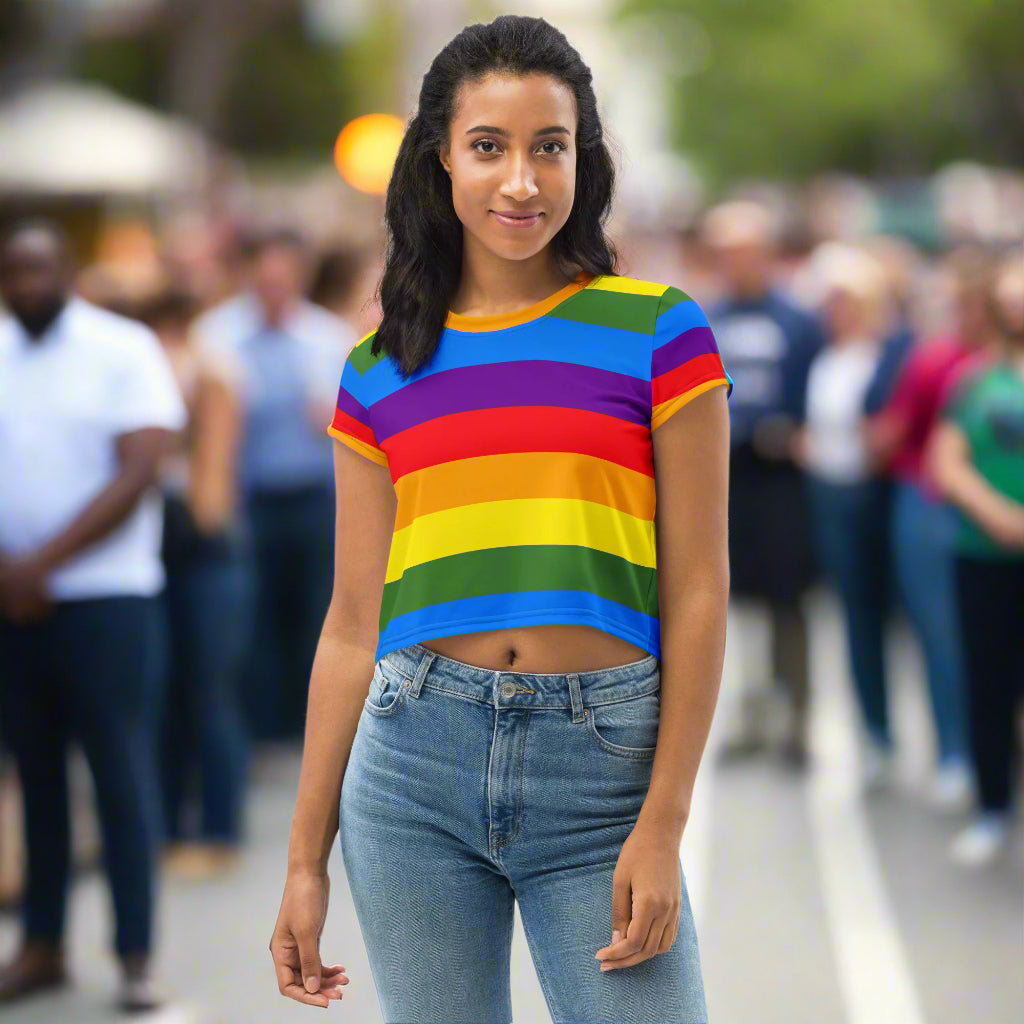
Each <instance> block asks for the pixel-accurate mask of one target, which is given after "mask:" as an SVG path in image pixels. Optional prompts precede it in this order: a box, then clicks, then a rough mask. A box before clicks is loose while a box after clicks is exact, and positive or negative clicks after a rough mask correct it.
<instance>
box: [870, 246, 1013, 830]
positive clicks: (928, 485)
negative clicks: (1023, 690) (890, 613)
mask: <svg viewBox="0 0 1024 1024" xmlns="http://www.w3.org/2000/svg"><path fill="white" fill-rule="evenodd" d="M949 270H950V272H951V275H952V278H953V281H954V290H955V318H956V323H955V327H954V330H953V332H952V334H951V335H949V336H940V337H936V338H929V339H928V340H926V341H922V342H920V343H918V344H917V345H915V347H914V350H913V351H912V352H911V353H910V355H909V356H908V357H907V360H906V363H905V364H904V366H903V369H902V370H901V371H900V374H899V377H898V378H897V380H896V384H895V386H894V389H893V392H892V395H891V396H890V398H889V400H888V402H887V403H886V404H885V406H884V407H883V409H882V410H881V411H880V412H878V413H877V414H876V415H874V416H872V417H871V418H870V419H869V421H868V428H867V429H868V435H867V436H868V441H869V444H870V445H871V448H872V451H873V452H874V454H875V457H876V459H877V461H878V463H879V464H880V465H884V466H885V467H886V471H887V473H888V475H889V476H890V477H892V479H893V484H894V498H893V509H892V528H891V541H892V563H893V567H894V575H895V576H896V579H897V585H898V590H899V594H900V597H901V600H902V603H903V606H904V607H905V608H906V611H907V616H908V619H909V621H910V624H911V626H912V628H913V631H914V633H915V634H916V636H917V638H918V639H919V641H920V645H921V650H922V653H923V655H924V661H925V668H926V675H927V680H928V692H929V696H930V698H931V706H932V715H933V719H934V722H935V737H936V747H937V754H938V756H937V759H936V760H937V765H936V770H935V773H934V775H933V778H932V780H931V783H930V786H929V799H930V800H931V802H932V804H933V805H934V806H935V807H936V808H938V809H939V810H943V811H960V810H962V809H963V807H964V806H965V805H966V803H967V802H968V800H969V798H970V795H971V790H972V783H973V780H972V778H971V771H970V758H969V754H968V742H967V731H968V730H967V719H966V696H965V687H964V670H963V650H962V647H961V644H960V626H959V622H958V621H957V611H956V588H955V582H954V570H953V535H954V533H955V530H956V524H955V513H954V511H953V510H952V509H951V508H950V506H949V505H948V504H947V503H946V502H944V501H943V500H942V498H941V495H939V494H938V492H937V491H936V489H935V485H934V482H933V481H932V480H931V479H930V478H929V475H928V473H927V471H926V469H925V466H924V451H925V446H926V444H927V441H928V438H929V437H930V435H931V433H932V430H933V429H934V427H935V424H936V421H937V419H938V414H939V409H940V408H941V404H942V398H943V395H944V394H945V392H946V389H947V387H948V386H949V381H950V380H951V379H952V377H953V376H954V375H955V374H956V373H957V372H958V368H959V367H960V365H961V364H963V363H965V362H967V361H969V360H971V359H973V358H975V357H976V355H977V354H978V353H979V352H982V351H983V350H984V349H985V348H987V347H988V346H989V345H990V344H991V342H992V336H993V332H994V325H993V323H992V319H991V316H990V315H989V312H988V303H987V299H986V295H987V293H988V289H989V287H990V284H991V266H990V261H989V259H988V258H987V257H986V256H985V254H984V253H980V252H977V251H975V250H972V249H969V250H963V251H956V252H954V253H953V255H952V256H951V258H950V260H949Z"/></svg>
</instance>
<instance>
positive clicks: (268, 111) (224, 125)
mask: <svg viewBox="0 0 1024 1024" xmlns="http://www.w3.org/2000/svg"><path fill="white" fill-rule="evenodd" d="M395 8H396V4H395V3H394V2H393V0H380V2H378V3H377V4H376V5H375V7H374V12H375V13H374V14H373V15H371V17H370V18H369V19H368V24H367V26H366V28H365V30H364V31H363V32H362V34H361V35H360V36H359V37H358V38H356V39H353V40H351V41H350V42H346V43H342V44H340V45H339V44H335V43H327V42H324V41H322V40H318V39H315V38H313V37H312V35H311V34H310V32H309V31H308V27H307V24H306V22H305V20H304V18H303V2H302V0H162V2H160V3H158V4H155V5H154V6H153V8H152V11H151V12H150V14H149V16H148V17H147V18H145V19H142V20H138V19H136V20H135V21H133V22H131V23H130V24H129V25H128V26H127V27H126V30H125V31H124V32H123V33H116V32H115V33H107V34H105V35H103V36H101V37H99V38H93V39H90V40H89V41H88V42H87V44H86V45H85V46H84V47H83V50H82V55H81V59H80V61H79V64H78V68H77V70H78V72H79V74H80V75H81V76H82V77H84V78H88V79H91V80H95V81H100V82H103V83H104V84H107V85H109V86H111V87H112V88H115V89H117V90H118V91H119V92H122V93H124V94H125V95H128V96H131V97H132V98H135V99H138V100H141V101H143V102H146V103H150V104H152V105H154V106H158V107H161V108H163V109H166V110H169V111H171V112H173V113H175V114H178V115H180V116H182V117H185V118H187V119H188V120H189V121H191V122H192V123H193V124H195V125H197V126H199V127H200V128H202V129H203V130H204V131H205V132H207V133H208V134H209V135H210V136H212V137H213V138H215V139H217V140H219V141H220V142H222V143H224V144H226V145H228V146H231V147H233V148H236V149H238V150H239V151H241V152H243V153H251V154H254V155H260V156H267V155H273V156H277V155H282V156H298V157H308V156H309V155H311V154H316V155H318V156H321V157H323V156H326V158H327V159H330V152H331V146H332V145H333V142H334V139H335V137H336V136H337V134H338V131H339V130H340V129H341V127H342V125H343V124H344V123H345V121H346V120H347V119H348V118H349V117H352V116H354V115H355V114H358V113H364V112H365V111H366V110H367V109H372V108H373V107H377V108H378V109H385V110H388V109H393V106H394V104H393V99H394V81H393V77H394V73H393V71H392V70H391V69H393V68H395V67H396V66H397V62H396V60H395V47H396V46H397V45H398V41H399V40H400V38H401V31H402V25H401V22H400V20H399V18H398V16H397V13H396V12H395Z"/></svg>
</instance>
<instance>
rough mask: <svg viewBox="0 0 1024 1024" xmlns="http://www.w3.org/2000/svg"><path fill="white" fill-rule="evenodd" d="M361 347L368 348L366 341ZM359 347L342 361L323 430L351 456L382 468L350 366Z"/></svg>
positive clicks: (360, 388)
mask: <svg viewBox="0 0 1024 1024" xmlns="http://www.w3.org/2000/svg"><path fill="white" fill-rule="evenodd" d="M365 343H366V344H369V341H368V340H367V341H366V342H365ZM361 347H362V346H361V345H357V346H355V347H354V348H353V349H352V350H351V351H350V352H349V354H348V357H347V358H346V360H345V365H344V367H343V368H342V371H341V383H340V385H339V387H338V399H337V402H336V404H335V409H334V418H333V419H332V420H331V423H330V426H328V428H327V433H328V434H330V435H331V437H333V438H335V439H336V440H338V441H341V443H342V444H344V445H347V446H348V447H349V448H351V449H352V450H353V451H354V452H358V453H359V454H360V455H364V456H365V457H366V458H368V459H370V460H371V461H372V462H376V463H377V464H378V465H380V466H386V465H387V464H388V457H387V455H386V454H385V452H384V451H383V450H382V449H381V447H380V446H379V445H378V444H377V439H376V437H374V435H373V428H372V427H371V426H370V414H369V412H368V411H367V406H366V404H364V402H365V399H364V388H363V377H362V374H361V373H360V372H359V370H358V369H357V367H356V365H355V362H354V360H355V358H356V356H357V354H358V353H359V349H360V348H361Z"/></svg>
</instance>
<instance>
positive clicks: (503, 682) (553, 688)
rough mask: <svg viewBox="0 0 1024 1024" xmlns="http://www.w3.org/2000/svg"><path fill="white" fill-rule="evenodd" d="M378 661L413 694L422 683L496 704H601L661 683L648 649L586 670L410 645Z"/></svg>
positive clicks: (574, 707)
mask: <svg viewBox="0 0 1024 1024" xmlns="http://www.w3.org/2000/svg"><path fill="white" fill-rule="evenodd" d="M381 661H385V662H387V663H388V664H389V665H390V666H391V667H392V668H394V669H395V670H396V671H398V672H399V673H401V674H402V675H403V676H405V677H406V678H407V679H408V680H409V681H410V684H411V685H410V692H411V693H412V694H413V695H414V696H418V695H419V691H420V688H421V687H422V686H423V685H424V684H426V685H427V686H430V687H433V688H435V689H438V690H442V691H447V692H450V693H453V694H456V695H461V696H465V697H472V698H474V699H476V700H482V701H487V702H491V703H493V704H494V705H495V706H501V707H531V708H541V707H544V708H568V707H572V708H573V709H574V710H577V709H578V708H579V706H581V705H582V704H583V703H586V704H606V703H611V702H613V701H620V700H626V699H628V698H630V697H639V696H642V695H644V694H647V693H653V692H655V691H656V690H658V689H659V688H660V686H661V673H660V671H659V661H658V659H657V658H656V657H655V656H654V655H653V654H648V655H647V656H646V657H645V658H641V659H640V660H639V661H631V662H628V663H627V664H625V665H614V666H612V667H611V668H601V669H594V670H592V671H590V672H516V671H512V670H505V669H489V668H482V667H480V666H479V665H468V664H466V663H465V662H463V661H456V660H455V659H454V658H446V657H445V656H444V655H442V654H438V653H436V652H435V651H432V650H430V649H429V648H427V647H424V646H423V645H422V644H410V645H409V646H408V647H402V648H400V649H399V650H396V651H391V652H389V653H388V654H385V655H384V657H383V658H382V659H381Z"/></svg>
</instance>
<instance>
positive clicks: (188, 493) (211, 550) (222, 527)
mask: <svg viewBox="0 0 1024 1024" xmlns="http://www.w3.org/2000/svg"><path fill="white" fill-rule="evenodd" d="M195 312H196V308H195V305H194V303H193V301H192V299H191V298H190V297H188V296H187V295H184V294H183V293H179V292H173V291H171V292H167V293H165V294H163V295H161V296H159V297H157V298H156V299H155V300H154V301H153V302H152V303H151V304H150V307H149V309H148V310H147V311H146V317H145V318H146V320H147V321H148V323H149V324H150V326H151V327H152V328H153V329H154V331H155V332H156V334H157V336H158V337H159V338H160V341H161V342H162V343H163V346H164V349H165V351H166V353H167V355H168V357H169V359H170V362H171V365H172V367H173V369H174V372H175V377H176V379H177V381H178V385H179V387H180V389H181V393H182V397H183V398H184V400H185V405H186V408H187V409H188V423H187V425H186V427H185V428H184V430H182V431H181V432H180V433H179V435H178V437H177V443H176V444H175V447H174V450H173V451H172V453H171V454H170V455H169V457H168V458H167V459H166V460H165V461H164V464H163V467H162V474H161V484H162V490H163V492H164V531H163V552H162V554H163V561H164V568H165V571H166V574H167V585H166V588H165V590H164V601H165V604H166V608H167V621H168V625H169V627H170V644H169V654H170V658H169V666H168V667H169V672H168V679H167V692H166V697H165V700H164V702H163V708H162V711H163V713H162V715H161V716H160V725H161V740H162V742H161V749H160V762H161V765H160V768H161V778H162V790H163V801H164V839H165V842H166V843H167V858H166V862H165V863H166V866H167V867H169V868H170V869H171V870H172V871H174V872H175V873H177V874H181V875H185V876H187V877H195V878H198V877H205V876H207V875H209V874H211V873H214V872H217V871H219V870H221V869H223V868H226V867H229V866H231V865H232V864H233V863H234V862H235V860H236V858H237V855H238V852H239V847H240V842H241V837H242V813H243V802H244V791H245V781H246V774H247V772H246V760H247V755H246V745H247V743H246V737H245V723H244V720H243V718H242V705H241V694H240V691H239V683H240V674H241V670H242V657H243V655H244V653H245V649H246V646H247V643H248V640H249V636H250V625H249V624H250V620H251V609H250V601H249V597H248V592H249V590H250V589H251V572H250V569H249V564H248V551H247V544H246V539H245V532H244V526H243V523H242V521H241V516H240V512H239V509H238V503H237V501H236V498H235V479H236V474H235V460H236V457H237V449H238V437H239V432H240V429H241V413H240V406H239V401H238V378H239V371H238V369H237V368H235V367H233V366H232V365H231V364H230V363H228V362H226V361H225V360H224V358H223V357H220V359H219V360H218V361H215V360H214V358H213V356H212V355H210V354H209V353H205V352H200V351H199V350H198V348H197V347H196V346H195V345H193V344H190V341H189V326H190V324H191V322H192V318H193V316H194V315H195ZM194 769H198V776H199V786H198V794H197V795H198V798H199V799H198V801H197V802H198V804H199V811H200V813H199V820H198V822H197V826H196V828H195V829H192V828H189V827H188V826H187V825H186V821H185V819H186V814H185V812H186V810H187V809H188V808H187V805H188V804H189V802H190V799H189V798H190V797H191V795H192V794H191V792H190V790H191V785H190V783H191V782H192V776H193V770H194Z"/></svg>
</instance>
